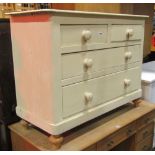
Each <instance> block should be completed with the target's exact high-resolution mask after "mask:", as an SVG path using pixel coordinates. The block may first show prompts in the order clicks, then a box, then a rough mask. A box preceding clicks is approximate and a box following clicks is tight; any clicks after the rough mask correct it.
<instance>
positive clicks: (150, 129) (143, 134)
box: [135, 122, 154, 143]
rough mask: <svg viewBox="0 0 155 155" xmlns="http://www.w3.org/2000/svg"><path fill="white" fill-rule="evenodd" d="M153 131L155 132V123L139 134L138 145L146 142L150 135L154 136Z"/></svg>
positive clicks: (137, 137)
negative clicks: (143, 141)
mask: <svg viewBox="0 0 155 155" xmlns="http://www.w3.org/2000/svg"><path fill="white" fill-rule="evenodd" d="M153 131H154V123H153V122H152V123H150V124H148V125H146V127H144V128H142V129H141V130H140V131H138V132H137V134H136V140H135V141H136V143H138V142H141V141H142V140H144V139H145V138H146V137H148V136H150V135H153Z"/></svg>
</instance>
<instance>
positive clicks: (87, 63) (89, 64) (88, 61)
mask: <svg viewBox="0 0 155 155" xmlns="http://www.w3.org/2000/svg"><path fill="white" fill-rule="evenodd" d="M83 64H84V67H85V68H86V69H88V68H91V67H92V66H93V60H92V59H90V58H86V59H84V61H83Z"/></svg>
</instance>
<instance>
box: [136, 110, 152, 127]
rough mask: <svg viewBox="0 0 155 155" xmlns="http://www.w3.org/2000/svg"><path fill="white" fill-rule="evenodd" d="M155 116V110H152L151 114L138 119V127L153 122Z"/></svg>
mask: <svg viewBox="0 0 155 155" xmlns="http://www.w3.org/2000/svg"><path fill="white" fill-rule="evenodd" d="M154 118H155V112H154V111H153V112H150V113H149V114H147V115H145V116H143V117H142V118H141V119H140V120H139V121H138V127H139V128H140V127H144V126H146V125H148V124H149V123H151V122H152V121H153V120H154Z"/></svg>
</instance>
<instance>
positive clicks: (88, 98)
mask: <svg viewBox="0 0 155 155" xmlns="http://www.w3.org/2000/svg"><path fill="white" fill-rule="evenodd" d="M84 97H85V100H86V102H91V101H92V100H93V94H92V93H91V92H85V93H84Z"/></svg>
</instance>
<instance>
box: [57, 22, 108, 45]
mask: <svg viewBox="0 0 155 155" xmlns="http://www.w3.org/2000/svg"><path fill="white" fill-rule="evenodd" d="M60 29H61V47H73V46H81V47H82V46H87V45H91V44H93V45H95V44H102V43H106V42H107V38H108V37H107V31H108V25H106V24H105V25H61V28H60Z"/></svg>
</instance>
